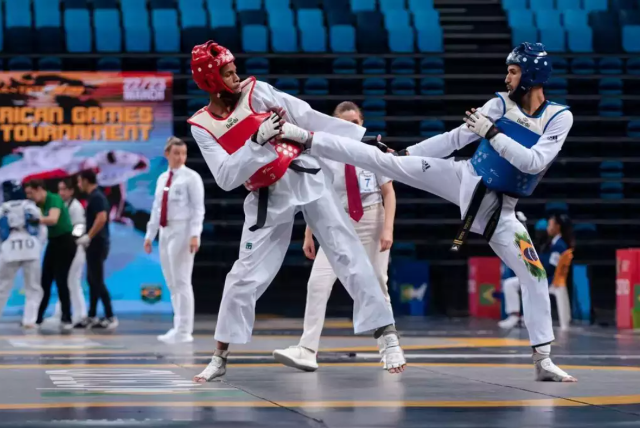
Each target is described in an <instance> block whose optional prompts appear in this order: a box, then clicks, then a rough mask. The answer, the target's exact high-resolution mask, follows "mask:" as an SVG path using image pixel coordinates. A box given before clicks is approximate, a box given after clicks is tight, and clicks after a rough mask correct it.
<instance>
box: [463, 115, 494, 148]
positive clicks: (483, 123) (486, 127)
mask: <svg viewBox="0 0 640 428" xmlns="http://www.w3.org/2000/svg"><path fill="white" fill-rule="evenodd" d="M465 113H466V117H465V118H464V119H463V120H464V123H466V124H467V127H469V130H470V131H471V132H473V133H475V134H477V135H479V136H481V137H482V138H487V139H489V140H490V139H491V138H493V137H495V136H496V134H497V133H498V129H497V128H495V127H494V125H493V122H492V121H491V119H489V118H488V117H486V116H485V115H484V114H482V113H480V112H479V111H478V110H476V109H474V108H472V109H471V112H468V111H467V112H465ZM491 128H493V129H494V131H492V129H491ZM487 134H488V135H489V136H487Z"/></svg>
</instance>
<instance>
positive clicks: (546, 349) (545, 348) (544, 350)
mask: <svg viewBox="0 0 640 428" xmlns="http://www.w3.org/2000/svg"><path fill="white" fill-rule="evenodd" d="M533 349H534V351H536V352H537V353H538V354H545V355H549V354H550V353H551V345H549V344H547V345H542V346H537V347H535V348H533Z"/></svg>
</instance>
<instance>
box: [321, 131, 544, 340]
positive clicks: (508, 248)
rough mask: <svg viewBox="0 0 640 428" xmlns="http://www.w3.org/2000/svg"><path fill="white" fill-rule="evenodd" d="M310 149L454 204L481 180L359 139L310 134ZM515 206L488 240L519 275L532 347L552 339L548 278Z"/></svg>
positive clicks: (457, 166) (481, 221)
mask: <svg viewBox="0 0 640 428" xmlns="http://www.w3.org/2000/svg"><path fill="white" fill-rule="evenodd" d="M311 154H312V155H316V156H322V157H326V158H329V159H332V160H334V161H337V162H343V163H347V164H350V165H355V166H358V167H360V168H363V169H366V170H367V171H371V172H374V173H377V174H380V175H384V176H386V177H389V178H391V179H392V180H397V181H399V182H401V183H405V184H407V185H409V186H412V187H415V188H417V189H421V190H424V191H427V192H429V193H432V194H434V195H437V196H440V197H441V198H444V199H446V200H447V201H449V202H452V203H454V204H456V205H458V206H461V205H462V206H465V207H466V206H467V205H468V203H469V200H470V199H471V195H472V194H473V190H474V189H475V185H476V184H477V182H478V180H479V178H478V177H477V175H475V173H474V172H472V169H471V168H470V167H469V165H468V164H467V162H466V161H462V162H455V161H454V160H453V159H436V158H427V157H421V156H394V155H392V154H390V153H382V152H381V151H380V150H379V149H377V148H375V147H373V146H369V145H366V144H363V143H361V142H359V141H355V140H351V139H348V138H344V137H339V136H336V135H332V134H327V133H324V132H317V133H315V134H314V137H313V145H312V148H311ZM495 199H496V197H495V194H491V195H490V197H489V196H487V197H485V198H484V200H483V203H482V204H481V205H480V212H479V213H478V216H477V218H476V221H475V222H474V225H473V227H472V229H471V230H472V231H474V232H478V231H480V233H481V231H483V230H484V226H486V219H487V218H488V217H490V214H489V213H490V210H489V208H490V207H491V206H492V204H494V201H495ZM513 208H514V207H513V206H509V205H508V204H505V205H503V208H502V213H501V216H500V221H499V223H498V226H497V227H496V231H495V233H494V235H493V237H492V238H491V242H490V243H489V245H490V246H491V248H492V249H493V251H494V252H495V253H496V254H497V255H498V257H500V259H501V260H502V261H503V262H504V263H505V264H506V265H507V266H509V268H511V269H512V270H513V271H514V272H515V274H516V276H517V277H518V280H519V281H520V285H521V287H522V302H523V307H524V318H525V324H526V326H527V329H528V331H529V340H530V342H531V345H532V346H536V345H542V344H546V343H549V342H551V341H553V340H554V336H553V328H552V324H551V306H550V302H549V292H548V285H547V277H546V274H545V272H544V268H543V267H542V264H541V263H540V260H539V259H538V256H537V254H536V252H535V250H534V249H533V244H532V243H531V238H530V237H529V234H528V233H527V230H526V228H525V227H524V226H523V225H522V223H520V222H519V221H518V219H517V218H516V216H515V212H514V210H513ZM464 209H466V208H464ZM452 240H453V237H452ZM529 247H530V248H529Z"/></svg>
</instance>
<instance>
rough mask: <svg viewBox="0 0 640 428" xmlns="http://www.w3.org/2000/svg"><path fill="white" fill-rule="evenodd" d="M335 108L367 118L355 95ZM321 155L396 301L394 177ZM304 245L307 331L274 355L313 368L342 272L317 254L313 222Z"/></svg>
mask: <svg viewBox="0 0 640 428" xmlns="http://www.w3.org/2000/svg"><path fill="white" fill-rule="evenodd" d="M333 114H334V116H336V117H339V118H340V119H343V120H346V121H349V122H353V123H356V124H358V125H362V123H363V117H362V112H361V111H360V109H359V108H358V106H357V105H356V104H354V103H352V102H350V101H345V102H342V103H340V104H338V106H337V107H336V109H335V111H334V113H333ZM322 161H323V167H324V166H325V165H326V166H327V167H328V169H329V170H330V172H331V173H332V174H333V187H334V189H335V191H336V193H337V194H338V196H339V197H340V199H341V201H342V204H343V205H344V208H345V210H346V211H347V212H348V213H349V215H350V217H351V219H352V222H353V225H354V227H355V230H356V233H357V234H358V237H359V238H360V241H361V242H362V245H363V246H364V248H365V250H366V252H367V254H368V256H369V260H370V261H371V264H372V265H373V268H374V270H375V271H376V274H377V277H378V281H379V283H380V288H381V289H382V292H383V294H384V296H385V298H386V300H387V303H388V304H389V306H391V300H390V298H389V291H388V288H387V279H388V276H387V268H388V266H389V249H390V248H391V244H392V243H393V222H394V219H395V215H396V195H395V191H394V190H393V184H392V183H391V179H389V178H387V177H383V176H378V175H376V174H374V173H372V172H369V171H365V170H363V169H361V168H357V167H353V166H351V165H345V164H343V163H339V162H335V161H332V160H329V159H322ZM325 170H326V169H325ZM327 172H328V171H327ZM302 248H303V250H304V253H305V255H306V256H307V258H309V259H311V260H314V262H313V267H312V268H311V276H310V277H309V283H308V285H307V306H306V308H305V313H304V332H303V334H302V337H301V338H300V343H299V345H298V346H292V347H290V348H287V349H282V350H276V351H274V353H273V355H274V357H275V358H276V360H277V361H279V362H281V363H283V364H285V365H288V366H290V367H295V368H298V369H301V370H305V371H314V370H316V369H317V368H318V364H317V361H316V353H317V351H318V348H319V344H320V335H321V334H322V327H323V325H324V317H325V312H326V309H327V302H328V300H329V296H330V295H331V289H332V288H333V284H334V283H335V282H336V279H337V278H338V277H337V276H336V274H335V273H334V272H333V269H332V268H331V265H330V264H329V260H328V259H327V256H326V255H325V253H324V251H323V250H322V248H320V250H319V251H318V253H317V255H316V249H315V243H314V242H313V235H312V231H311V229H309V227H308V226H307V229H306V231H305V237H304V245H303V247H302Z"/></svg>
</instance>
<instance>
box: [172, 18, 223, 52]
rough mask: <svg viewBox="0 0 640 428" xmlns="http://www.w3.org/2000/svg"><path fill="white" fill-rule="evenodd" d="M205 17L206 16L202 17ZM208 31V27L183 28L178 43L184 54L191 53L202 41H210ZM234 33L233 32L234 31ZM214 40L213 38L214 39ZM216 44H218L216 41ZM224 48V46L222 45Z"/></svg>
mask: <svg viewBox="0 0 640 428" xmlns="http://www.w3.org/2000/svg"><path fill="white" fill-rule="evenodd" d="M203 16H206V15H203ZM209 33H210V29H209V28H208V27H189V28H183V29H182V31H181V32H180V41H181V43H182V48H183V50H184V51H185V52H191V49H192V48H193V47H194V46H195V45H199V44H201V43H202V41H203V40H207V39H210V38H211V37H209ZM234 33H235V31H234ZM214 39H215V38H214ZM216 41H217V42H220V41H219V40H217V39H216ZM223 46H224V45H223Z"/></svg>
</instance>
